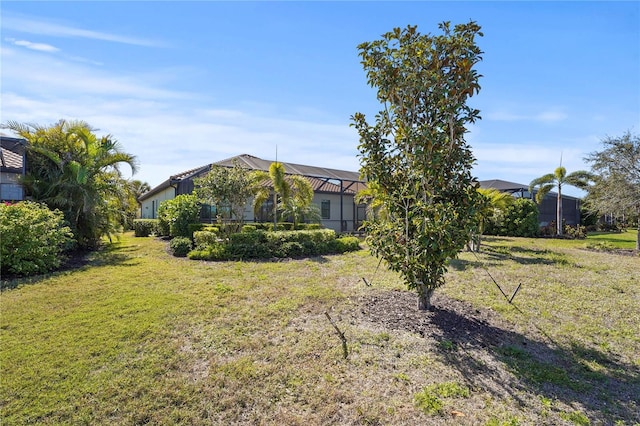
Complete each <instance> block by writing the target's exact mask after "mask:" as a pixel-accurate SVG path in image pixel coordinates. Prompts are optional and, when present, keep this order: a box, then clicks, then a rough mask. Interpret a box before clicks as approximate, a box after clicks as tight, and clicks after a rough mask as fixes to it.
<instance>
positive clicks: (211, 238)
mask: <svg viewBox="0 0 640 426" xmlns="http://www.w3.org/2000/svg"><path fill="white" fill-rule="evenodd" d="M218 238H219V237H218V234H217V233H216V232H212V231H196V232H194V233H193V243H194V245H195V246H196V248H204V247H207V246H211V245H214V244H216V243H217V242H218Z"/></svg>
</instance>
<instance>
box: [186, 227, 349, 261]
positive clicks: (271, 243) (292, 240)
mask: <svg viewBox="0 0 640 426" xmlns="http://www.w3.org/2000/svg"><path fill="white" fill-rule="evenodd" d="M194 238H195V239H196V250H194V251H192V252H191V253H189V258H190V259H201V260H229V259H233V260H242V259H268V258H271V257H278V258H286V257H303V256H316V255H323V254H331V253H346V252H349V251H356V250H359V249H360V240H358V238H356V237H348V236H347V237H340V238H336V233H335V231H333V230H331V229H322V230H310V231H273V232H265V231H261V230H257V231H244V232H239V233H235V234H231V235H230V236H229V240H228V242H226V243H225V242H223V241H221V240H219V239H218V238H217V237H216V236H214V235H212V234H211V233H205V232H198V233H196V234H194Z"/></svg>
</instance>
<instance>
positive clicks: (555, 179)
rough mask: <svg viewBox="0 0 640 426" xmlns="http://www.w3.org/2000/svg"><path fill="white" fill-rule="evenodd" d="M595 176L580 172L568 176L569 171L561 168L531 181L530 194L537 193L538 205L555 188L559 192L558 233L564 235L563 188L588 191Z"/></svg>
mask: <svg viewBox="0 0 640 426" xmlns="http://www.w3.org/2000/svg"><path fill="white" fill-rule="evenodd" d="M592 180H593V176H592V175H591V173H589V172H587V171H584V170H578V171H576V172H572V173H569V174H567V169H565V168H564V167H562V166H560V167H558V168H556V169H555V170H554V172H553V173H548V174H546V175H544V176H540V177H539V178H536V179H534V180H532V181H531V183H530V184H529V192H531V193H533V192H536V198H535V199H536V203H538V204H540V203H542V200H544V197H546V196H547V194H548V193H549V192H550V191H551V190H552V189H554V188H556V189H557V190H558V197H557V201H556V232H557V234H558V235H562V227H563V224H562V187H563V186H566V185H571V186H575V187H576V188H580V189H584V190H586V189H588V188H589V185H590V183H591V181H592Z"/></svg>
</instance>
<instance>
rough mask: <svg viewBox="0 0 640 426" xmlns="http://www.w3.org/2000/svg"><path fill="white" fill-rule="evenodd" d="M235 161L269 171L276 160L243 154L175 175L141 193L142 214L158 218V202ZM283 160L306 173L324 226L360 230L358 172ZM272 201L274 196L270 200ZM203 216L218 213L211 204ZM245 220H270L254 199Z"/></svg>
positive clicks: (362, 211)
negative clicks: (256, 210)
mask: <svg viewBox="0 0 640 426" xmlns="http://www.w3.org/2000/svg"><path fill="white" fill-rule="evenodd" d="M234 162H237V163H238V164H239V165H240V166H241V167H243V168H245V169H248V170H262V171H266V172H268V171H269V166H270V165H271V163H273V161H269V160H263V159H261V158H258V157H254V156H252V155H248V154H242V155H238V156H236V157H232V158H228V159H226V160H222V161H218V162H216V163H211V164H207V165H205V166H202V167H198V168H195V169H191V170H187V171H185V172H182V173H179V174H176V175H173V176H171V177H169V179H167V180H165V181H164V182H162V183H161V184H160V185H158V186H156V187H155V188H153V189H151V190H150V191H149V192H147V193H145V194H143V195H142V196H141V197H140V200H139V201H140V203H141V206H142V213H141V218H143V219H155V218H157V214H158V206H159V205H160V203H161V202H163V201H165V200H170V199H173V198H174V197H176V196H177V195H181V194H190V193H191V192H193V190H194V182H193V180H194V179H195V178H198V177H202V176H204V175H206V174H207V173H208V172H209V171H210V170H211V168H212V167H214V166H223V167H233V164H234ZM280 163H281V164H282V165H283V166H284V168H285V171H286V173H287V174H289V175H299V176H303V177H305V178H306V179H307V180H308V181H309V183H311V186H312V187H313V191H314V193H315V195H314V197H313V203H314V204H315V205H317V206H318V209H319V210H320V213H321V218H322V222H321V223H322V226H324V227H325V228H330V229H334V230H335V231H337V232H352V231H356V230H358V228H359V227H360V225H361V223H362V221H363V220H364V219H365V215H366V206H365V205H363V204H357V203H356V202H355V195H356V193H357V192H358V191H359V190H360V189H362V188H364V187H365V184H364V182H363V181H362V180H361V179H360V175H359V173H358V172H350V171H345V170H336V169H329V168H326V167H316V166H306V165H302V164H293V163H286V162H280ZM270 202H271V200H269V201H268V202H267V203H270ZM270 210H271V209H270V208H269V207H268V206H267V207H266V208H264V209H263V211H270ZM200 219H201V220H202V221H203V222H209V221H211V220H215V215H214V214H212V211H211V207H210V206H203V209H202V211H201V215H200ZM244 220H245V221H247V222H252V221H255V222H266V221H268V219H267V217H266V215H264V214H258V216H256V215H254V212H253V208H252V207H251V200H249V201H248V202H247V205H246V206H245V211H244Z"/></svg>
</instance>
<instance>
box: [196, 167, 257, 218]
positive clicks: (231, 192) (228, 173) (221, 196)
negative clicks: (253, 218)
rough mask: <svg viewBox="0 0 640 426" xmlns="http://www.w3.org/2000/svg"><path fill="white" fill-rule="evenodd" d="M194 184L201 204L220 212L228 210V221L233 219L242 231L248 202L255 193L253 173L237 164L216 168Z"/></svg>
mask: <svg viewBox="0 0 640 426" xmlns="http://www.w3.org/2000/svg"><path fill="white" fill-rule="evenodd" d="M194 184H195V187H196V189H195V192H196V194H197V196H198V198H199V199H200V201H201V202H203V203H207V204H211V205H215V206H216V207H217V211H218V212H222V211H224V209H225V208H228V209H229V213H230V217H228V219H233V220H234V221H235V223H236V224H237V229H240V227H241V226H242V224H243V223H244V209H245V206H246V205H247V200H248V199H249V198H250V197H251V196H252V195H253V193H254V191H253V182H252V177H251V172H249V171H248V170H246V169H244V168H243V167H242V166H241V165H240V164H239V163H237V162H234V164H233V166H232V167H225V166H214V167H212V168H211V170H210V171H209V172H208V173H207V174H206V175H205V176H203V177H201V178H197V179H195V180H194ZM237 229H236V230H237Z"/></svg>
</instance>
